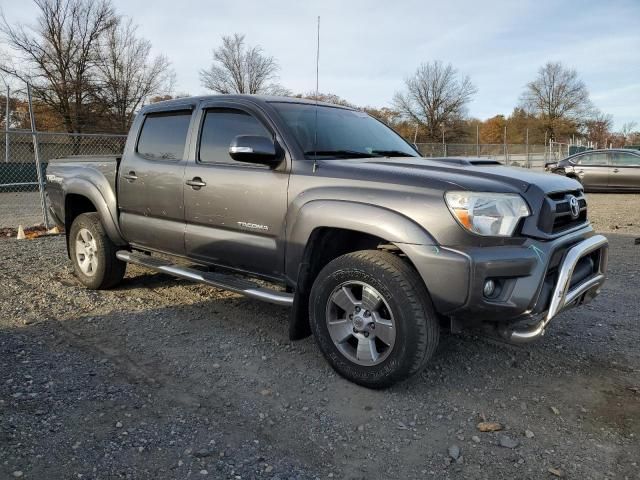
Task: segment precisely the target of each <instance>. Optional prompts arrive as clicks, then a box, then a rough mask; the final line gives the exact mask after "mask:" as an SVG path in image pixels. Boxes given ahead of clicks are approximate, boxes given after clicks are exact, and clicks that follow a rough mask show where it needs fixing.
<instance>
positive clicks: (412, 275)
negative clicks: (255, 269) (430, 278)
mask: <svg viewBox="0 0 640 480" xmlns="http://www.w3.org/2000/svg"><path fill="white" fill-rule="evenodd" d="M309 314H310V323H311V329H312V331H313V333H314V336H315V339H316V342H317V344H318V346H319V348H320V350H321V351H322V353H323V355H324V356H325V358H326V359H327V360H328V362H329V363H330V364H331V366H332V367H333V368H334V369H335V370H336V371H337V372H338V373H339V374H340V375H342V376H343V377H345V378H347V379H348V380H351V381H352V382H355V383H357V384H360V385H363V386H366V387H369V388H384V387H387V386H390V385H392V384H394V383H396V382H398V381H401V380H404V379H406V378H408V377H410V376H412V375H415V374H416V373H418V372H420V371H421V370H422V369H423V368H424V367H425V366H426V364H427V362H428V360H429V359H430V358H431V356H432V355H433V352H434V351H435V349H436V346H437V344H438V339H439V323H438V319H437V316H436V314H435V312H434V310H433V306H432V304H431V300H430V298H429V294H428V292H427V290H426V288H425V286H424V283H423V282H422V279H421V278H420V276H419V275H418V273H417V272H416V271H415V269H413V267H412V266H411V265H410V264H408V262H406V261H404V260H403V259H401V258H399V257H397V256H396V255H393V254H391V253H388V252H383V251H379V250H366V251H360V252H354V253H349V254H346V255H343V256H341V257H338V258H336V259H334V260H333V261H331V262H330V263H329V264H328V265H326V266H325V267H324V268H323V269H322V271H321V272H320V273H319V274H318V277H317V278H316V280H315V282H314V284H313V288H312V289H311V298H310V302H309Z"/></svg>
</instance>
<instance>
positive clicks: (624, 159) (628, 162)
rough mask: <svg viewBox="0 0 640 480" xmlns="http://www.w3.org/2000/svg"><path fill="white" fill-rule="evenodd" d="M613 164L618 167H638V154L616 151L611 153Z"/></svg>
mask: <svg viewBox="0 0 640 480" xmlns="http://www.w3.org/2000/svg"><path fill="white" fill-rule="evenodd" d="M613 164H614V165H618V166H620V167H640V155H634V154H633V153H616V154H614V155H613Z"/></svg>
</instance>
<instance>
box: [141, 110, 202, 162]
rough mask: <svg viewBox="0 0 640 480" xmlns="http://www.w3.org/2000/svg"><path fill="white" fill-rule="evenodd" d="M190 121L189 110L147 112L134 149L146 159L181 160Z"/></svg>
mask: <svg viewBox="0 0 640 480" xmlns="http://www.w3.org/2000/svg"><path fill="white" fill-rule="evenodd" d="M190 121H191V110H177V111H169V112H159V113H149V114H147V115H146V116H145V119H144V123H143V124H142V129H141V130H140V135H139V137H138V144H137V146H136V151H137V152H138V154H139V155H141V156H142V157H144V158H146V159H148V160H182V158H183V156H184V149H185V145H186V143H187V134H188V133H189V122H190Z"/></svg>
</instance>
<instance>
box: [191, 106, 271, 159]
mask: <svg viewBox="0 0 640 480" xmlns="http://www.w3.org/2000/svg"><path fill="white" fill-rule="evenodd" d="M238 135H259V136H263V137H269V138H271V137H273V135H272V134H271V133H270V132H269V131H268V130H267V128H266V127H265V126H264V125H263V124H262V123H261V122H260V121H259V120H257V119H256V118H255V117H253V116H251V115H249V114H248V113H246V112H244V111H242V110H235V109H232V108H216V109H211V110H207V111H206V113H205V117H204V122H203V124H202V133H201V134H200V149H199V152H200V153H199V158H198V160H199V161H200V162H201V163H231V164H238V162H236V161H235V160H234V159H232V158H231V157H230V156H229V145H231V141H232V140H233V139H234V138H235V137H236V136H238Z"/></svg>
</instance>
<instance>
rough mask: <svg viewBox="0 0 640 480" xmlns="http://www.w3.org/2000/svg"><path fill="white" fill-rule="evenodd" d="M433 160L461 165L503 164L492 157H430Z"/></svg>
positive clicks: (483, 165)
mask: <svg viewBox="0 0 640 480" xmlns="http://www.w3.org/2000/svg"><path fill="white" fill-rule="evenodd" d="M429 160H431V161H432V162H440V163H448V164H452V165H458V166H461V167H465V166H466V167H477V166H480V167H485V166H491V165H502V163H500V162H499V161H497V160H491V159H490V158H429Z"/></svg>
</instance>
